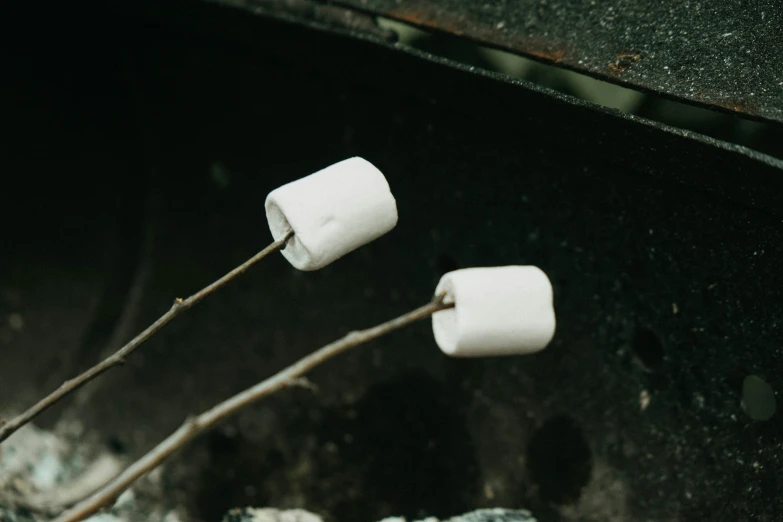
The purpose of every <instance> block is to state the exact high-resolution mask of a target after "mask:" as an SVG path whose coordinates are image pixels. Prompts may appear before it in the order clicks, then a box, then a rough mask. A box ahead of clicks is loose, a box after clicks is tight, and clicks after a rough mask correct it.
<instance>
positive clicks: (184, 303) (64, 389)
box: [0, 232, 294, 443]
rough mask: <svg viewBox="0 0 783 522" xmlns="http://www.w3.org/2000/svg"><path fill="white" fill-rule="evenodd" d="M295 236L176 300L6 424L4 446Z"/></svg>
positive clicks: (0, 438)
mask: <svg viewBox="0 0 783 522" xmlns="http://www.w3.org/2000/svg"><path fill="white" fill-rule="evenodd" d="M293 235H294V233H293V232H291V233H289V234H288V235H287V236H285V237H284V238H282V239H278V240H277V241H274V242H273V243H272V244H270V245H269V246H268V247H266V248H265V249H263V250H262V251H261V252H259V253H257V254H256V255H254V256H253V257H251V258H250V259H248V260H247V261H245V262H244V263H242V264H241V265H239V266H238V267H236V268H235V269H233V270H232V271H231V272H229V273H227V274H226V275H224V276H223V277H221V278H220V279H218V280H217V281H215V282H214V283H212V284H210V285H209V286H206V287H204V288H202V289H201V290H199V291H198V292H196V293H195V294H193V295H192V296H190V297H188V298H187V299H181V298H179V297H178V298H177V299H175V300H174V304H173V305H172V306H171V308H170V309H169V311H168V312H166V313H165V314H163V315H162V316H161V317H160V318H159V319H158V320H157V321H155V322H154V323H152V324H151V325H150V326H148V327H147V329H146V330H144V331H143V332H141V333H140V334H139V335H137V336H136V337H134V338H133V339H132V340H131V341H130V342H129V343H128V344H126V345H125V346H123V347H122V348H120V349H119V350H117V351H116V352H114V354H113V355H110V356H109V357H107V358H106V359H104V360H103V361H101V362H100V363H98V364H96V365H95V366H93V367H92V368H90V369H89V370H86V371H85V372H83V373H82V374H81V375H79V376H77V377H75V378H73V379H70V380H67V381H65V382H64V383H63V384H61V385H60V387H59V388H57V389H56V390H54V391H53V392H52V393H50V394H49V395H47V396H46V397H44V398H43V399H41V400H40V401H38V402H37V403H36V404H35V405H34V406H32V407H31V408H30V409H28V410H27V411H25V412H24V413H22V414H21V415H19V416H17V417H16V418H14V419H11V420H10V421H8V422H5V423H3V424H2V425H1V426H2V427H0V443H2V442H3V441H4V440H5V439H7V438H8V437H10V436H11V434H12V433H14V432H15V431H16V430H18V429H19V428H21V427H22V426H24V425H25V424H27V423H28V422H30V421H31V420H33V419H34V418H35V417H36V416H37V415H38V414H39V413H41V412H43V411H44V410H46V409H47V408H48V407H49V406H51V405H53V404H55V403H56V402H57V401H59V400H60V399H62V398H63V397H65V396H66V395H68V394H69V393H71V392H73V391H75V390H77V389H79V388H81V387H82V386H84V385H85V384H87V383H88V382H89V381H91V380H92V379H94V378H96V377H98V376H99V375H100V374H102V373H103V372H105V371H107V370H109V369H111V368H112V367H114V366H119V365H122V364H124V363H125V360H126V358H127V357H128V356H129V355H130V354H131V353H133V351H134V350H136V348H138V347H139V346H141V344H142V343H144V342H145V341H146V340H147V339H149V338H150V337H152V336H153V335H155V333H157V331H158V330H160V329H161V328H163V327H164V326H165V325H167V324H168V323H169V322H170V321H171V320H172V319H174V318H175V317H177V316H178V315H179V314H180V313H182V312H184V311H185V310H187V309H188V308H190V307H191V306H193V305H195V304H196V303H198V302H199V301H201V300H202V299H204V298H205V297H207V296H208V295H210V294H212V293H213V292H215V291H216V290H217V289H219V288H221V287H222V286H223V285H225V284H226V283H228V282H229V281H231V280H232V279H234V278H236V277H237V276H240V275H242V274H243V273H245V272H246V271H247V270H248V269H249V268H250V267H251V266H253V265H254V264H256V263H257V262H259V261H261V260H262V259H264V258H265V257H266V256H268V255H269V254H271V253H272V252H277V251H278V250H282V249H283V248H285V246H286V244H287V243H288V241H289V240H290V239H291V238H292V237H293Z"/></svg>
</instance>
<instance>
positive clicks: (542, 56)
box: [384, 5, 568, 63]
mask: <svg viewBox="0 0 783 522" xmlns="http://www.w3.org/2000/svg"><path fill="white" fill-rule="evenodd" d="M384 16H388V17H389V18H393V19H396V20H399V21H401V22H407V23H409V24H411V25H417V26H420V27H426V28H428V29H435V30H437V31H443V32H446V33H450V34H452V35H456V36H466V35H469V36H470V38H471V39H472V40H476V41H477V42H491V43H492V44H494V45H498V46H499V47H500V48H502V49H505V50H508V52H511V53H514V54H521V55H524V56H529V57H531V58H535V59H538V60H542V61H545V62H551V63H559V62H561V61H563V60H564V59H565V58H566V56H567V54H568V53H567V52H566V51H565V50H563V49H558V48H556V47H555V46H553V45H551V43H550V42H546V41H542V40H540V39H538V38H524V37H519V36H507V35H504V33H503V32H502V31H501V30H500V29H499V28H498V27H497V26H487V25H486V24H481V23H478V22H473V21H472V20H470V19H469V18H468V17H467V16H464V15H461V16H454V15H451V14H449V13H447V12H445V11H440V10H438V9H433V8H430V7H429V6H427V5H423V6H421V5H420V6H416V7H409V8H406V9H393V10H391V11H389V12H387V13H385V15H384Z"/></svg>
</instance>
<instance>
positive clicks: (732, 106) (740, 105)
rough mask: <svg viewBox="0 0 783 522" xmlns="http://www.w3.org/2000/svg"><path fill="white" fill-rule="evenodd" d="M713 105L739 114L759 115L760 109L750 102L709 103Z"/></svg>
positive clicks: (720, 101)
mask: <svg viewBox="0 0 783 522" xmlns="http://www.w3.org/2000/svg"><path fill="white" fill-rule="evenodd" d="M709 103H711V104H712V105H715V106H716V107H720V108H722V109H726V110H729V111H732V112H739V113H743V114H758V107H757V106H756V105H755V104H754V103H752V102H749V101H748V100H737V99H727V100H726V99H724V100H720V99H712V100H710V101H709Z"/></svg>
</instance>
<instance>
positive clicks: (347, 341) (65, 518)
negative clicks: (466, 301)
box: [54, 296, 454, 522]
mask: <svg viewBox="0 0 783 522" xmlns="http://www.w3.org/2000/svg"><path fill="white" fill-rule="evenodd" d="M453 306H454V304H453V303H444V302H443V297H442V296H440V297H436V298H435V299H434V300H433V301H432V302H430V303H429V304H427V305H424V306H422V307H421V308H417V309H416V310H414V311H412V312H409V313H407V314H405V315H401V316H400V317H397V318H396V319H392V320H391V321H388V322H386V323H383V324H380V325H378V326H374V327H372V328H368V329H366V330H360V331H357V332H351V333H349V334H348V335H346V336H345V337H343V338H342V339H339V340H337V341H335V342H333V343H331V344H327V345H326V346H324V347H322V348H320V349H318V350H317V351H315V352H313V353H311V354H310V355H308V356H306V357H304V358H303V359H300V360H299V361H297V362H296V363H294V364H292V365H291V366H289V367H288V368H286V369H284V370H281V371H280V372H278V373H276V374H275V375H273V376H272V377H269V378H268V379H265V380H263V381H261V382H259V383H258V384H256V385H254V386H251V387H250V388H248V389H246V390H244V391H242V392H240V393H238V394H236V395H234V396H233V397H231V398H229V399H227V400H225V401H223V402H221V403H220V404H218V405H217V406H214V407H213V408H212V409H209V410H207V411H205V412H204V413H202V414H201V415H198V416H197V417H190V418H188V419H187V420H186V421H185V422H184V423H183V424H182V426H181V427H180V428H179V429H178V430H177V431H175V432H174V433H172V434H171V435H169V436H168V437H167V438H166V439H165V440H163V442H161V443H160V444H158V445H157V446H155V447H154V448H153V449H152V450H151V451H150V452H149V453H147V454H146V455H144V456H143V457H142V458H140V459H139V460H137V461H136V462H135V463H133V464H132V465H131V466H130V467H128V468H127V469H126V470H125V471H123V472H122V473H120V474H119V475H118V476H117V477H116V478H114V479H113V480H112V481H110V482H109V483H108V484H106V485H105V486H104V487H103V488H101V489H100V490H98V491H97V492H95V493H94V494H93V495H91V496H90V497H89V498H87V499H86V500H84V501H83V502H80V503H79V504H77V505H76V506H74V507H73V508H72V509H70V510H68V511H66V512H65V513H63V514H61V515H60V516H59V517H57V518H56V519H55V520H54V522H77V521H79V520H83V519H85V518H87V517H88V516H90V515H92V514H93V513H95V512H97V511H98V510H100V509H102V508H105V507H108V506H111V505H112V504H113V503H114V501H115V500H116V499H117V497H119V496H120V494H121V493H122V492H123V491H125V490H126V489H127V488H128V487H129V486H130V485H131V484H133V482H135V481H136V480H137V479H139V478H140V477H142V476H143V475H145V474H147V473H149V472H150V471H152V470H153V469H155V468H156V467H157V466H158V465H160V464H161V463H162V462H163V461H164V460H166V459H167V458H168V457H169V456H170V455H171V454H172V453H174V452H176V451H177V450H179V449H180V448H182V447H183V446H185V445H186V444H187V443H188V442H190V440H192V439H193V438H195V437H196V436H197V435H199V434H201V433H203V432H204V431H206V430H208V429H209V428H211V427H212V426H214V425H215V424H217V423H218V422H220V421H222V420H223V419H225V418H226V417H228V416H230V415H232V414H234V413H236V412H237V411H239V410H240V409H242V408H244V407H246V406H249V405H250V404H253V403H254V402H256V401H258V400H259V399H261V398H263V397H266V396H267V395H270V394H272V393H274V392H276V391H279V390H281V389H283V388H286V387H289V386H291V385H299V383H300V382H301V378H302V376H303V375H304V374H306V373H307V372H309V371H310V370H312V369H313V368H315V367H317V366H319V365H321V364H323V363H324V362H326V361H328V360H329V359H331V358H332V357H334V356H336V355H339V354H341V353H343V352H345V351H347V350H349V349H351V348H354V347H356V346H359V345H361V344H364V343H367V342H369V341H371V340H373V339H376V338H378V337H381V336H383V335H386V334H388V333H390V332H392V331H394V330H397V329H399V328H402V327H403V326H407V325H409V324H411V323H413V322H415V321H418V320H420V319H424V318H425V317H429V316H431V315H432V314H434V313H435V312H439V311H441V310H445V309H447V308H452V307H453Z"/></svg>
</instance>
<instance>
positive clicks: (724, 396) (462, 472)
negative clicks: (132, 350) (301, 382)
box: [0, 3, 783, 521]
mask: <svg viewBox="0 0 783 522" xmlns="http://www.w3.org/2000/svg"><path fill="white" fill-rule="evenodd" d="M161 5H162V7H156V8H152V7H150V8H147V7H146V6H144V5H143V4H142V5H141V6H139V7H135V8H133V9H125V8H119V7H117V6H114V7H111V8H108V7H106V6H104V5H102V4H80V5H78V6H68V7H67V8H66V7H62V8H60V9H58V10H57V11H54V12H52V11H46V12H44V11H41V10H32V9H31V10H30V11H28V12H18V13H17V12H14V13H12V16H8V17H5V22H6V23H8V25H9V27H8V30H6V31H4V33H3V34H4V37H3V38H4V39H5V40H6V44H5V45H4V46H3V51H2V55H0V56H2V70H3V71H4V73H3V75H2V81H1V82H0V89H1V90H0V96H1V97H2V98H0V100H1V101H0V104H1V105H0V110H1V111H2V126H3V130H4V132H3V135H4V136H5V138H3V140H2V158H3V166H2V173H3V175H2V176H3V182H4V183H3V188H2V190H0V200H1V201H2V205H1V208H2V223H3V233H2V235H1V236H0V237H1V238H2V239H0V317H2V319H3V320H2V322H0V354H2V355H1V360H2V366H0V368H1V369H2V372H1V373H0V404H2V405H3V406H4V407H5V406H6V405H8V406H10V407H21V406H22V405H27V404H29V403H31V402H32V401H33V400H34V399H35V398H37V397H38V395H40V394H41V393H42V392H44V391H48V390H50V389H51V388H54V387H55V386H57V385H58V384H59V383H60V382H62V381H63V380H64V379H66V378H68V377H70V376H72V375H73V374H74V373H75V372H77V371H78V370H80V369H83V368H85V367H86V366H88V365H90V364H92V363H93V362H94V361H96V360H97V359H98V358H99V357H101V356H102V355H104V354H105V353H106V352H107V350H110V349H112V348H113V347H115V348H116V346H117V344H118V343H119V344H122V342H124V340H127V339H128V338H130V337H131V336H132V335H134V334H135V333H136V332H137V331H139V330H141V329H142V328H143V327H145V326H146V325H147V324H149V323H150V322H151V321H152V320H154V319H155V318H157V317H158V316H159V315H160V314H161V313H163V312H164V311H165V310H167V309H168V307H169V306H170V303H171V300H172V299H173V298H174V297H185V296H186V295H188V294H190V293H192V292H194V291H196V290H197V289H199V288H201V287H202V286H203V285H204V284H206V283H208V282H210V281H212V280H214V279H215V278H217V277H218V276H219V275H222V274H223V273H224V272H226V271H227V270H229V269H230V268H233V267H234V266H236V265H237V264H239V263H241V262H242V261H244V260H245V259H246V258H248V257H249V256H251V255H252V254H253V253H255V252H256V251H258V250H260V249H261V248H263V247H264V246H265V245H266V244H267V243H268V242H269V241H270V239H271V238H270V234H269V232H268V230H267V227H266V222H265V218H264V214H263V201H264V198H265V196H266V194H267V193H268V192H269V191H270V190H271V189H273V188H275V187H276V186H278V185H280V184H282V183H285V182H287V181H290V180H292V179H295V178H298V177H301V176H303V175H305V174H308V173H310V172H313V171H315V170H317V169H319V168H322V167H323V166H326V165H328V164H330V163H332V162H335V161H338V160H340V159H343V158H345V157H349V156H352V155H361V156H363V157H365V158H367V159H368V160H370V161H371V162H373V163H374V164H376V165H377V166H378V167H379V168H380V169H381V170H382V171H383V172H384V173H385V174H386V176H387V178H388V179H389V182H390V185H391V187H392V190H393V192H394V194H395V196H396V198H397V201H398V205H399V213H400V221H399V225H398V227H397V228H396V229H395V230H394V231H393V232H392V233H390V234H389V235H388V236H386V237H384V238H383V239H381V240H379V241H376V242H375V243H373V244H371V245H368V246H366V247H364V248H362V249H361V250H359V251H357V252H356V253H354V254H351V255H350V256H348V257H346V258H345V259H343V260H341V261H340V262H339V263H335V264H334V265H333V266H330V267H328V268H326V269H324V270H322V271H319V272H315V273H301V272H297V271H295V270H294V269H292V268H291V267H290V266H289V265H288V264H287V263H286V262H285V261H284V259H283V258H282V257H281V256H275V257H273V258H272V259H269V260H266V261H264V262H262V264H261V265H259V266H258V267H256V268H254V269H253V270H252V271H251V272H250V273H249V274H248V275H246V276H244V277H243V278H242V279H241V280H238V281H236V282H235V283H234V284H232V285H231V286H230V287H229V288H226V289H224V290H223V291H221V292H220V293H219V294H218V295H216V296H215V297H214V298H210V299H209V300H207V301H206V302H204V303H203V304H201V305H199V306H198V307H197V308H195V309H193V310H192V311H191V312H188V313H187V314H186V315H185V316H183V317H181V318H179V319H177V320H176V321H175V322H174V323H173V324H171V325H170V326H168V327H167V328H166V329H165V330H164V331H162V332H161V333H160V334H159V335H158V336H156V337H155V338H154V339H153V340H152V341H150V342H149V343H148V344H147V345H145V346H144V347H143V348H141V349H140V350H139V351H138V352H137V353H136V354H134V356H133V357H132V359H131V360H130V361H129V363H128V364H127V365H126V366H125V367H124V368H121V369H116V370H113V371H112V372H111V373H110V374H109V375H106V376H104V377H103V378H102V379H100V380H99V381H97V382H95V383H92V384H91V385H89V386H88V387H86V388H85V389H84V390H83V391H81V392H80V393H79V394H77V396H76V398H75V399H73V400H68V401H66V404H64V405H62V406H59V407H57V408H54V409H52V411H50V412H48V413H47V414H46V415H45V416H43V417H42V419H41V421H40V423H39V425H41V426H43V427H51V426H53V425H54V424H55V423H56V422H57V421H58V420H64V419H71V420H72V419H79V420H80V421H81V422H82V423H83V425H84V427H85V432H86V433H87V435H86V436H85V439H89V440H93V441H96V443H97V444H105V445H106V446H107V447H110V448H112V450H113V451H116V452H120V453H123V454H125V455H128V456H131V457H132V456H137V455H140V454H141V453H143V452H144V451H146V450H147V449H149V448H150V447H151V446H152V445H154V443H156V442H157V441H158V440H159V439H161V438H162V437H164V436H165V435H167V434H168V433H169V432H170V431H172V430H173V429H175V428H176V427H177V426H178V425H179V424H180V423H181V422H182V421H183V419H184V418H185V417H186V416H187V415H188V414H191V413H195V412H198V411H200V410H202V409H204V408H206V407H209V406H211V405H213V404H214V403H216V402H217V401H219V400H221V399H223V398H225V397H227V396H228V395H230V394H233V393H235V392H236V391H239V390H241V389H243V388H244V387H246V386H249V385H251V384H253V383H255V382H257V381H258V380H260V379H261V378H263V377H265V376H267V375H270V374H271V373H272V372H274V371H276V370H278V369H280V368H282V367H283V366H285V365H286V364H288V363H291V362H293V361H294V360H296V359H297V358H298V357H300V356H302V355H304V354H306V353H309V352H310V351H312V350H313V349H315V348H317V347H318V346H320V345H322V344H325V343H326V342H328V341H331V340H333V339H335V338H337V337H338V336H340V335H342V334H344V333H346V332H347V331H349V330H351V329H356V328H360V327H364V326H370V325H373V324H376V323H378V322H381V321H383V320H386V319H388V318H391V317H393V316H396V315H399V314H400V313H403V312H405V311H407V310H409V309H411V308H413V307H415V306H418V305H420V304H423V303H425V302H426V301H427V300H428V299H429V297H430V295H431V293H432V291H433V289H434V287H435V284H436V282H437V280H438V278H439V277H440V275H441V274H443V273H444V272H446V271H448V270H452V269H454V268H458V267H467V266H477V265H502V264H511V263H515V264H535V265H538V266H540V267H541V268H542V269H544V270H545V271H546V272H547V273H548V274H549V276H550V278H551V280H552V282H553V285H554V288H555V305H556V310H557V314H558V332H557V335H556V337H555V340H554V342H553V343H552V344H551V346H550V347H549V348H548V349H547V350H545V351H544V352H542V353H540V354H536V355H532V356H527V357H518V358H501V359H486V360H451V359H447V358H445V357H444V356H442V355H441V353H440V352H439V351H438V350H437V348H436V346H435V344H434V341H433V339H432V335H431V333H430V329H429V325H428V324H427V323H422V324H418V325H415V326H413V327H411V328H409V329H407V330H405V331H401V332H398V333H395V334H393V335H391V336H389V337H387V338H384V339H381V340H379V341H377V342H374V343H373V344H372V345H370V346H366V347H364V348H362V349H359V350H357V351H356V352H354V353H351V354H349V355H346V356H344V357H342V358H341V359H339V360H336V361H334V362H332V363H330V364H329V365H328V366H325V367H323V368H322V369H320V370H318V371H316V372H314V373H313V375H312V376H311V379H312V380H313V381H314V382H315V383H316V384H317V385H318V387H319V391H318V392H317V393H315V394H313V393H312V392H309V391H306V390H292V391H287V392H285V393H283V394H281V395H279V396H277V397H273V398H271V399H270V400H267V401H265V402H263V403H262V404H259V405H258V406H255V407H253V408H252V409H250V410H248V411H246V412H244V413H243V414H241V415H240V416H239V417H238V418H236V419H234V420H232V421H230V422H228V423H227V424H226V425H223V426H221V427H219V428H217V429H216V430H214V431H213V432H212V433H210V434H209V435H208V436H206V437H203V438H202V439H200V440H198V441H196V442H195V443H194V444H193V445H192V446H191V447H190V448H188V449H187V450H186V451H185V452H183V453H181V454H179V455H177V456H175V457H174V458H173V459H172V460H171V462H170V463H169V464H167V467H166V475H165V476H166V484H167V488H168V490H169V492H170V498H167V499H166V502H171V503H172V504H176V503H184V504H185V505H186V506H187V507H188V508H189V510H190V513H191V515H192V516H193V517H194V519H199V520H217V519H219V517H220V516H221V515H222V513H224V512H225V511H226V510H227V509H229V508H231V507H235V506H241V505H257V506H275V507H292V506H298V507H305V508H307V509H309V510H311V511H314V512H319V513H322V514H323V515H325V516H326V517H327V519H328V520H333V521H336V520H341V521H348V520H357V521H361V520H366V521H371V520H375V519H379V518H382V517H383V516H387V515H392V514H394V515H407V516H417V515H425V514H431V515H437V516H446V515H453V514H457V513H460V512H464V511H468V510H471V509H473V508H477V507H484V506H503V507H524V508H529V509H532V510H533V511H534V513H535V514H536V515H537V517H538V518H539V519H540V520H542V521H555V520H591V521H592V520H595V521H604V520H629V521H637V520H639V521H641V520H655V521H669V520H688V521H699V520H704V521H708V520H718V519H720V520H729V519H737V520H778V519H779V518H780V516H781V513H783V500H781V498H780V497H779V495H778V492H779V491H780V489H781V485H782V484H781V479H780V478H779V476H780V474H779V470H780V469H781V465H782V464H783V416H781V415H780V414H779V413H778V414H776V415H772V416H771V418H769V419H768V420H757V419H754V418H752V417H751V416H750V415H748V414H747V413H746V412H752V411H754V410H753V405H750V406H749V405H748V404H747V401H746V404H745V406H744V407H743V396H742V392H743V382H745V379H746V377H747V376H749V375H756V376H758V377H760V378H761V379H762V381H763V382H765V383H766V386H769V387H771V389H772V390H773V392H772V393H775V392H774V390H781V389H783V375H782V374H781V368H782V365H781V357H783V352H782V351H781V346H780V344H781V327H782V326H783V325H781V324H780V322H781V318H780V317H781V316H780V312H781V300H780V298H781V290H780V288H781V271H780V259H781V255H782V254H783V252H781V249H783V247H781V241H780V239H781V238H780V236H781V219H783V218H781V216H780V208H781V207H780V203H781V201H780V200H781V192H780V189H781V186H780V185H781V179H782V178H781V174H783V163H781V162H780V161H779V160H776V159H773V158H772V157H770V156H765V155H763V154H760V153H757V152H753V151H751V150H749V149H745V148H742V147H738V146H735V145H730V144H727V143H725V142H718V141H715V140H713V139H712V138H707V137H705V136H702V135H697V134H692V133H690V132H688V131H684V130H678V129H674V128H672V127H667V126H664V125H662V124H657V123H653V122H651V121H649V120H642V119H640V118H637V117H633V116H628V115H624V114H621V113H619V112H616V111H610V110H605V109H602V108H600V107H598V106H595V105H592V104H589V103H585V102H581V101H579V100H576V99H575V98H572V97H567V96H564V95H561V94H558V93H556V92H554V91H551V90H548V89H545V88H541V87H538V86H536V85H534V84H532V83H528V82H524V81H519V80H511V79H508V78H505V77H501V76H499V75H495V74H493V73H488V72H483V71H480V70H469V69H468V68H467V67H466V66H465V67H463V66H460V65H458V64H456V63H454V62H449V61H448V60H444V59H440V58H435V57H434V56H432V55H427V54H424V53H421V52H418V51H415V50H410V49H407V50H404V49H402V48H400V47H396V46H395V45H394V44H392V43H390V42H389V41H388V40H384V39H382V38H378V37H376V36H367V35H364V36H360V35H358V34H356V33H355V32H353V33H352V32H350V31H348V32H346V31H340V30H336V29H332V30H330V31H323V30H317V29H315V28H312V27H306V26H307V25H310V24H309V23H305V22H303V21H302V22H301V23H298V24H294V23H290V22H284V21H279V20H273V19H270V18H266V17H263V16H256V15H253V14H250V13H248V12H243V11H241V10H231V9H226V8H219V7H215V6H203V5H196V4H193V5H190V4H185V3H181V4H174V3H171V4H168V3H166V4H161ZM776 132H777V130H776ZM11 314H17V315H18V316H20V317H21V318H23V327H21V328H20V327H19V324H18V323H14V324H15V325H14V326H13V327H12V324H11V323H12V322H11V321H10V320H9V321H6V318H7V317H9V316H10V315H11ZM754 382H755V381H754ZM757 391H758V390H757ZM768 392H769V390H768V388H762V389H761V391H759V393H758V394H757V395H760V396H761V397H762V398H763V399H764V400H766V401H767V405H768V404H769V402H770V398H769V393H768ZM648 399H649V402H647V400H648ZM746 399H747V397H746ZM771 400H772V401H774V396H773V399H771Z"/></svg>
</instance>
